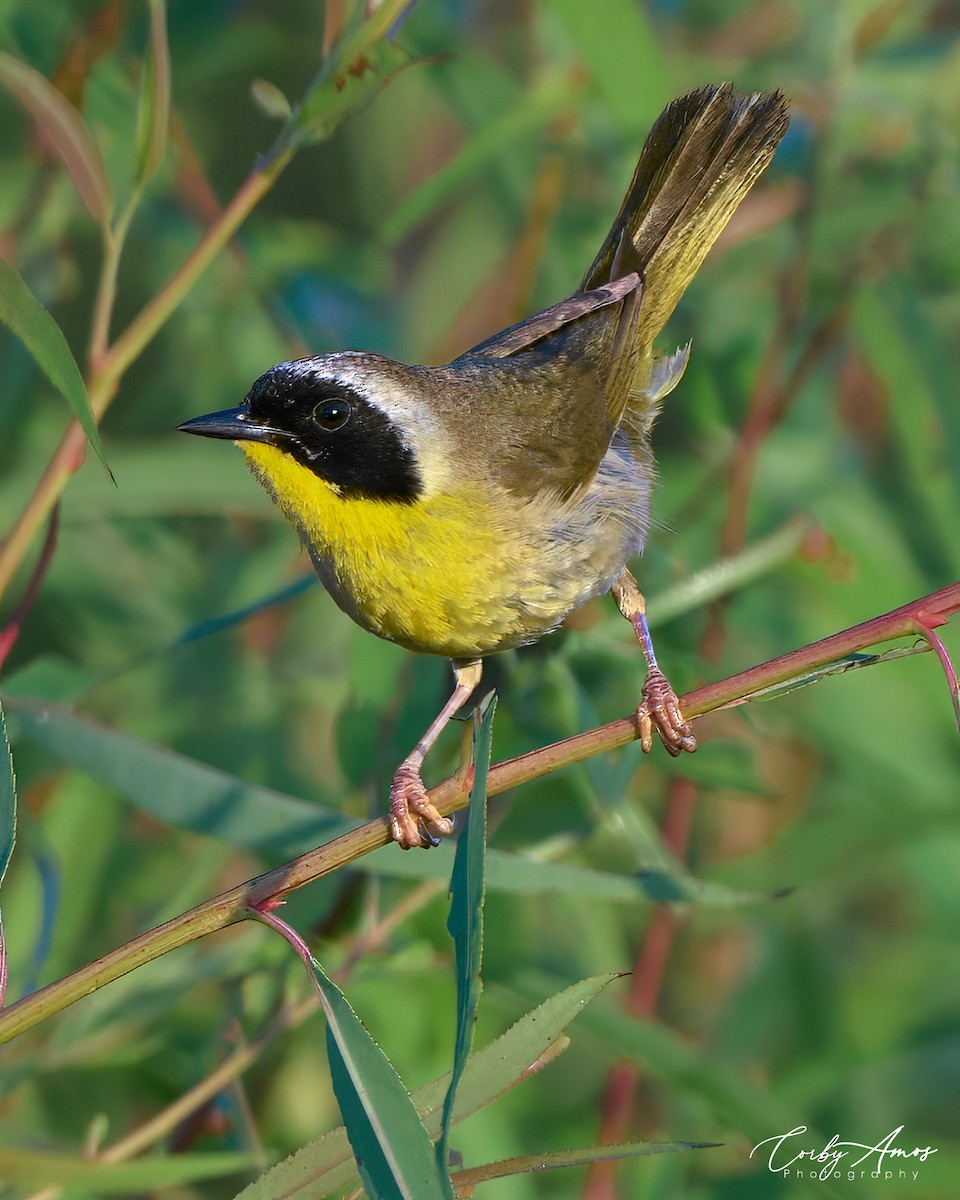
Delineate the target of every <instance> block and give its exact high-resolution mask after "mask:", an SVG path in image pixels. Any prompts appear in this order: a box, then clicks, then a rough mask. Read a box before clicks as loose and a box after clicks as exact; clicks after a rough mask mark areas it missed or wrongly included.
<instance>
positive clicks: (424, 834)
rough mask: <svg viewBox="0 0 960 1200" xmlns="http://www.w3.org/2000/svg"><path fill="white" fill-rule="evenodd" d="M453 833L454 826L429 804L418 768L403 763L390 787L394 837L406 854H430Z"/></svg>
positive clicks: (392, 832)
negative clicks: (415, 851)
mask: <svg viewBox="0 0 960 1200" xmlns="http://www.w3.org/2000/svg"><path fill="white" fill-rule="evenodd" d="M451 833H453V822H452V821H451V820H450V818H449V817H442V816H441V815H440V813H439V812H438V811H437V809H436V808H435V807H434V806H433V805H432V804H431V803H430V801H429V800H428V798H427V789H426V788H425V787H424V786H423V780H422V779H421V778H420V771H419V770H418V768H417V767H414V766H412V765H410V764H409V763H401V764H400V766H399V767H398V768H397V773H396V774H395V775H394V777H393V783H392V784H391V785H390V836H391V837H392V838H393V840H394V841H395V842H396V843H397V845H398V846H400V848H401V849H402V850H412V849H413V848H414V846H416V847H420V848H422V849H425V850H428V849H429V848H430V847H431V846H438V845H439V844H440V839H441V838H445V837H449V836H450V834H451Z"/></svg>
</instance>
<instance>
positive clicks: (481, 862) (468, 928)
mask: <svg viewBox="0 0 960 1200" xmlns="http://www.w3.org/2000/svg"><path fill="white" fill-rule="evenodd" d="M496 709H497V701H496V696H495V695H494V694H493V693H491V694H490V695H489V696H488V697H487V698H486V699H485V700H484V701H483V702H482V703H481V704H480V706H479V707H478V708H477V710H476V712H475V713H474V715H473V787H472V788H471V789H470V807H469V809H468V811H467V824H466V827H465V828H464V830H463V832H462V833H461V834H460V837H459V838H458V839H457V853H456V858H455V859H454V863H453V876H452V878H451V883H450V891H451V900H450V915H449V917H448V919H447V929H448V931H449V933H450V936H451V937H452V938H453V944H454V960H455V969H456V977H457V1036H456V1041H455V1044H454V1052H453V1071H452V1073H451V1077H450V1087H449V1088H448V1089H447V1096H446V1099H445V1100H444V1102H443V1120H442V1123H441V1127H440V1137H439V1139H438V1141H437V1162H438V1164H439V1165H440V1169H441V1170H443V1171H445V1170H446V1163H447V1141H448V1138H449V1136H450V1124H451V1121H452V1120H453V1105H454V1101H455V1099H456V1095H457V1087H458V1085H459V1083H460V1078H461V1076H462V1075H463V1072H464V1069H465V1067H466V1065H467V1059H468V1058H469V1056H470V1049H471V1047H472V1045H473V1031H474V1026H475V1025H476V1020H477V1004H478V1003H479V1000H480V991H481V988H482V983H481V980H480V967H481V963H482V961H483V894H484V887H485V869H486V849H487V773H488V771H489V770H490V747H491V742H492V738H493V717H494V713H495V712H496Z"/></svg>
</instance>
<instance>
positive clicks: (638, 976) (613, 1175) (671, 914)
mask: <svg viewBox="0 0 960 1200" xmlns="http://www.w3.org/2000/svg"><path fill="white" fill-rule="evenodd" d="M696 803H697V787H696V785H695V784H694V783H693V782H692V781H691V780H689V779H684V778H682V777H681V778H679V779H674V780H671V782H670V787H669V789H668V791H667V804H666V810H665V812H664V816H663V828H662V835H663V842H664V845H665V846H667V847H668V848H669V849H670V850H671V851H672V853H673V854H675V855H676V857H677V858H679V859H684V858H686V855H687V846H688V845H689V842H690V831H691V829H692V827H693V812H694V809H695V807H696ZM679 919H680V918H679V915H678V912H677V910H676V909H675V908H672V907H671V906H670V905H667V904H661V905H658V906H657V907H656V908H654V909H653V911H652V912H651V914H650V920H649V921H648V922H647V927H646V929H645V930H644V933H643V937H642V939H641V941H640V944H639V946H638V949H637V953H636V957H635V959H634V965H633V977H632V980H631V984H630V993H629V995H628V996H627V1000H626V1003H625V1005H624V1007H625V1009H626V1011H627V1012H628V1013H629V1014H630V1015H631V1016H633V1017H636V1018H637V1020H639V1021H649V1020H652V1019H653V1017H654V1016H656V1012H657V1004H658V1002H659V999H660V992H661V990H662V988H663V981H664V978H665V976H666V972H667V962H668V960H669V958H670V952H671V950H672V949H673V941H674V935H675V933H676V931H677V926H678V923H679ZM639 1082H640V1070H639V1068H638V1067H637V1065H636V1064H635V1063H632V1062H621V1063H616V1064H614V1066H613V1067H611V1068H610V1073H609V1075H608V1076H607V1085H606V1087H605V1089H604V1093H603V1100H602V1102H601V1108H600V1111H601V1124H600V1142H601V1143H602V1144H603V1145H605V1146H610V1145H613V1144H615V1143H616V1142H622V1141H625V1140H626V1139H627V1137H628V1135H629V1128H630V1115H631V1113H632V1112H633V1108H634V1102H635V1100H636V1095H637V1088H638V1085H639ZM618 1167H619V1162H618V1161H617V1160H616V1159H602V1160H600V1161H599V1162H595V1163H592V1164H591V1165H590V1167H589V1169H588V1171H587V1177H586V1180H585V1182H584V1187H583V1200H617V1170H618Z"/></svg>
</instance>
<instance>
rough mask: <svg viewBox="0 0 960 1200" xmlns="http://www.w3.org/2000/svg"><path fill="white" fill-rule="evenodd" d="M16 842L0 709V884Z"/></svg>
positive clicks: (12, 783) (12, 780)
mask: <svg viewBox="0 0 960 1200" xmlns="http://www.w3.org/2000/svg"><path fill="white" fill-rule="evenodd" d="M16 840H17V779H16V776H15V775H14V772H13V755H12V754H11V753H10V742H9V741H8V740H7V726H6V722H5V721H4V717H3V709H2V708H0V884H2V883H3V877H4V875H5V874H6V872H7V867H8V866H9V865H10V859H11V857H12V855H13V847H14V843H15V842H16Z"/></svg>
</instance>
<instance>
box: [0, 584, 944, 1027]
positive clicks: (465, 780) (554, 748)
mask: <svg viewBox="0 0 960 1200" xmlns="http://www.w3.org/2000/svg"><path fill="white" fill-rule="evenodd" d="M958 610H960V583H953V584H951V585H950V586H949V587H945V588H941V589H940V590H939V591H937V592H932V593H931V594H930V595H928V596H923V597H921V598H920V599H918V600H913V601H911V603H909V604H904V605H903V606H902V607H900V608H897V609H894V610H893V611H892V612H889V613H885V614H884V615H883V616H880V617H874V618H872V619H871V620H869V621H864V622H862V623H861V624H860V625H855V626H853V627H852V628H851V629H845V630H843V631H842V632H840V633H835V634H833V635H832V636H831V637H828V638H823V639H822V640H821V641H819V642H813V643H812V644H810V645H808V646H803V647H801V648H800V649H798V650H793V651H791V652H790V653H789V654H783V655H781V656H780V657H778V658H775V659H771V660H770V661H769V662H766V663H761V664H760V665H759V666H756V667H751V668H750V669H749V670H747V671H742V672H741V673H740V674H739V675H733V676H730V678H728V679H723V680H719V681H717V682H716V683H711V684H708V685H707V686H706V687H701V688H697V689H696V690H695V691H693V692H689V693H688V694H687V695H686V696H682V697H681V698H680V706H681V709H682V711H683V714H684V716H685V717H686V718H687V719H688V720H689V719H690V718H693V717H698V716H702V715H703V714H704V713H707V712H712V711H715V710H718V709H721V708H730V707H733V706H734V705H737V704H741V703H744V702H745V701H746V700H747V698H748V697H750V696H751V694H753V693H757V692H761V691H767V690H768V689H770V688H771V687H775V686H776V685H778V684H781V683H785V682H787V681H789V680H794V679H797V678H800V677H802V676H805V675H806V674H808V673H809V672H810V671H812V670H816V669H819V668H821V667H824V666H827V665H828V664H830V663H832V662H836V661H837V659H840V658H843V657H844V656H845V655H848V654H851V653H853V652H856V651H861V650H864V649H866V648H867V647H869V646H874V645H876V644H877V643H878V642H885V641H891V640H892V639H894V638H899V637H910V636H913V637H917V636H919V635H920V633H921V632H922V631H921V628H920V626H922V627H923V629H925V630H930V629H934V628H936V627H938V626H940V625H943V624H944V623H945V622H946V620H947V618H948V617H949V616H950V615H951V614H953V613H955V612H957V611H958ZM14 707H18V708H22V709H24V710H33V711H35V710H36V709H40V710H41V711H45V709H46V708H47V707H48V706H44V705H42V704H36V703H35V702H33V701H29V700H26V699H22V698H17V699H16V702H15V705H14ZM637 733H638V730H637V722H636V718H635V715H631V716H630V717H624V718H621V719H620V720H618V721H611V722H610V723H609V724H607V725H602V726H600V727H599V728H597V729H591V730H589V731H588V732H586V733H580V734H577V735H576V736H574V737H570V738H565V739H564V740H563V741H561V742H554V743H553V744H552V745H550V746H543V747H541V748H540V749H538V750H531V751H530V752H529V753H527V754H521V755H518V756H517V757H516V758H511V759H507V760H506V761H505V762H501V763H497V764H496V765H495V766H493V767H491V768H490V774H489V776H488V779H487V794H488V795H490V796H495V795H499V794H500V793H501V792H505V791H507V790H508V789H509V788H512V787H517V786H518V785H520V784H521V783H529V782H530V781H532V780H534V779H540V778H542V777H543V776H544V775H549V774H551V773H552V772H553V771H556V770H558V769H559V768H560V767H564V766H569V765H571V764H572V763H577V762H582V761H583V760H584V759H586V758H589V757H591V756H592V755H594V754H599V753H601V752H602V751H604V750H615V749H617V747H619V746H625V745H627V744H628V743H629V742H632V741H635V740H636V738H637ZM429 796H430V801H431V803H432V804H434V805H435V806H436V808H437V809H438V811H439V812H440V814H441V815H442V816H448V815H449V814H450V813H453V812H457V811H458V810H459V809H461V808H465V807H466V805H467V803H468V800H469V773H468V774H467V775H466V776H462V775H461V776H457V775H454V776H451V777H450V778H449V779H445V780H444V781H443V782H442V783H440V784H438V785H437V786H436V787H435V788H431V789H430V792H429ZM389 840H390V835H389V832H388V828H387V820H386V818H385V817H378V818H377V819H376V820H373V821H368V822H366V824H364V825H360V826H358V827H357V828H356V829H351V830H350V831H349V832H348V833H345V834H342V835H341V836H340V837H338V838H334V839H333V840H332V841H330V842H327V843H326V844H325V845H323V846H320V847H318V848H317V849H315V850H311V851H309V852H308V853H307V854H303V855H301V856H300V857H299V858H295V859H293V860H292V861H291V862H288V863H286V864H285V865H284V866H281V867H277V868H276V869H274V870H272V871H268V872H266V873H265V874H263V875H259V876H257V877H256V878H255V879H250V880H248V881H247V882H246V883H242V884H239V885H238V886H236V887H233V888H230V889H229V890H228V891H225V892H222V893H221V894H220V895H219V896H214V897H213V898H212V899H210V900H206V901H204V902H203V903H202V904H198V905H197V906H196V907H195V908H192V909H189V910H188V911H187V912H184V913H181V914H180V915H179V916H176V917H173V918H172V919H171V920H169V921H166V922H165V923H164V924H163V925H159V926H157V928H155V929H151V930H149V931H148V932H146V933H142V934H140V935H139V936H138V937H135V938H133V939H132V940H131V941H129V942H127V943H126V944H125V945H123V946H120V947H118V948H117V949H116V950H112V951H110V952H109V953H108V954H105V955H104V956H103V957H102V958H99V959H97V960H96V961H95V962H92V963H88V964H87V965H86V966H84V967H81V968H80V969H79V970H77V971H74V972H73V973H72V974H71V975H68V976H66V977H65V978H63V979H59V980H57V981H56V982H55V983H51V984H48V985H47V986H46V987H44V988H41V989H40V990H39V991H38V992H34V993H33V994H32V995H30V996H26V997H24V998H23V999H22V1000H18V1001H17V1002H16V1003H15V1004H12V1005H10V1007H9V1008H7V1009H5V1010H4V1011H3V1012H2V1013H0V1044H2V1043H3V1042H6V1041H9V1040H10V1039H11V1038H13V1037H16V1036H17V1035H18V1034H20V1033H23V1032H24V1031H25V1030H27V1029H30V1028H32V1027H33V1026H34V1025H37V1024H39V1023H40V1022H41V1021H43V1020H46V1019H47V1018H48V1017H50V1016H53V1015H54V1013H57V1012H60V1011H62V1010H63V1009H64V1008H67V1007H68V1006H69V1005H71V1004H73V1003H74V1002H75V1001H77V1000H79V999H81V998H82V997H83V996H87V995H89V994H90V993H91V992H94V991H96V990H97V989H98V988H100V987H103V986H104V984H106V983H109V982H110V981H111V980H114V979H119V978H120V976H122V975H125V974H127V972H129V971H132V970H133V969H134V968H136V967H138V966H141V965H142V964H143V963H145V962H151V961H152V960H153V959H155V958H159V957H160V956H161V955H163V954H166V953H167V952H168V951H170V950H174V949H176V948H177V947H178V946H184V945H186V944H187V943H188V942H192V941H195V940H196V939H198V938H201V937H205V936H206V935H207V934H208V933H213V932H215V931H216V930H219V929H224V928H226V927H227V926H228V925H232V924H234V923H235V922H236V921H240V920H243V919H244V917H245V916H246V915H248V912H247V910H249V909H250V908H251V907H254V906H258V905H262V904H263V903H264V901H266V900H267V899H268V898H270V897H279V896H282V895H283V894H284V893H286V892H289V891H293V890H294V889H295V888H299V887H303V886H304V885H305V884H307V883H311V882H313V880H315V879H319V878H320V877H321V876H322V875H327V874H329V873H330V872H331V871H335V870H338V869H339V868H340V867H343V866H346V865H347V863H351V862H355V861H356V860H357V859H358V858H361V857H363V856H364V855H366V854H369V853H371V851H373V850H377V849H379V848H380V847H381V846H385V845H387V843H388V842H389Z"/></svg>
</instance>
